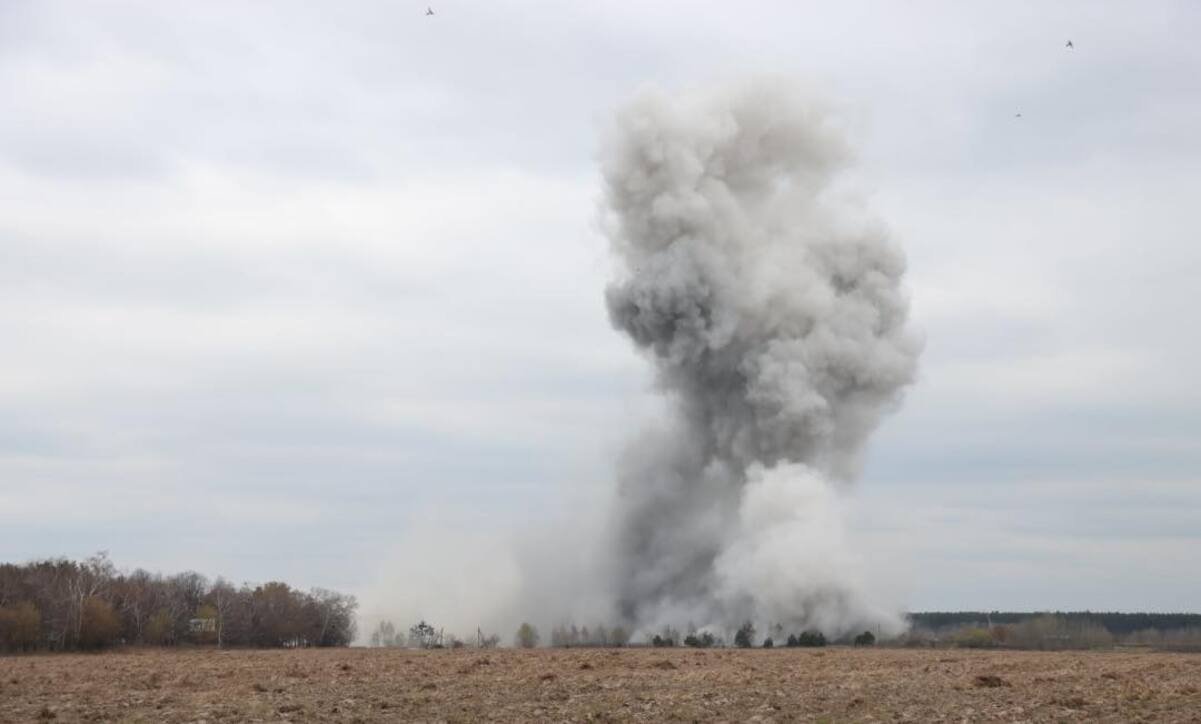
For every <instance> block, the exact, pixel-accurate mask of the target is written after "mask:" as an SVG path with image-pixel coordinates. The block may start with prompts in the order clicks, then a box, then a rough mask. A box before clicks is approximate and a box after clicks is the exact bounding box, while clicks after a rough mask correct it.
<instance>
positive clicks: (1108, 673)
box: [1101, 671, 1121, 681]
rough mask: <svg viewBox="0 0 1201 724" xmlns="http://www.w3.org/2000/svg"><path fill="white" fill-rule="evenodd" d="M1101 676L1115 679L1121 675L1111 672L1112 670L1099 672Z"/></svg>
mask: <svg viewBox="0 0 1201 724" xmlns="http://www.w3.org/2000/svg"><path fill="white" fill-rule="evenodd" d="M1101 678H1102V679H1112V680H1114V681H1117V680H1118V679H1119V678H1121V677H1119V676H1118V675H1117V674H1115V673H1113V672H1112V671H1106V672H1105V673H1104V674H1101Z"/></svg>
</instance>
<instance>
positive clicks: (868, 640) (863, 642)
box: [855, 631, 876, 646]
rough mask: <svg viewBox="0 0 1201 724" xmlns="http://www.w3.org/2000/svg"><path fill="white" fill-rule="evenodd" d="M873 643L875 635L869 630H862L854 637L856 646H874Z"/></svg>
mask: <svg viewBox="0 0 1201 724" xmlns="http://www.w3.org/2000/svg"><path fill="white" fill-rule="evenodd" d="M875 643H876V636H875V634H873V633H872V632H871V631H864V632H863V633H861V634H859V635H858V636H856V637H855V645H856V646H874V645H875Z"/></svg>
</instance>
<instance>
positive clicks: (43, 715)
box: [38, 706, 58, 721]
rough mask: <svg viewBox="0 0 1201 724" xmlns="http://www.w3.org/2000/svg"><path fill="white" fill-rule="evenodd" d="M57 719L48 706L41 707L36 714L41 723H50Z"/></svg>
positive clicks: (56, 715)
mask: <svg viewBox="0 0 1201 724" xmlns="http://www.w3.org/2000/svg"><path fill="white" fill-rule="evenodd" d="M57 718H58V714H55V713H54V710H53V709H51V708H50V707H48V706H43V707H42V710H41V711H39V712H38V719H41V720H43V721H50V720H51V719H57Z"/></svg>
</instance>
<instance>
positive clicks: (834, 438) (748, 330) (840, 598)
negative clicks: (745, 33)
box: [602, 80, 920, 635]
mask: <svg viewBox="0 0 1201 724" xmlns="http://www.w3.org/2000/svg"><path fill="white" fill-rule="evenodd" d="M602 159H603V160H602V167H603V173H604V179H605V190H606V202H607V206H606V214H605V216H604V222H605V227H606V231H607V233H608V235H609V237H610V240H611V244H612V248H613V250H614V252H615V254H616V256H617V258H618V260H619V263H620V265H621V267H622V271H621V275H620V278H619V279H618V280H617V281H615V282H613V283H612V284H611V285H610V287H609V288H608V290H607V302H608V307H609V312H610V317H611V319H612V321H613V324H614V326H615V327H617V328H618V329H619V330H621V331H623V332H625V333H626V334H628V335H629V336H630V338H631V339H632V340H633V341H634V342H635V344H636V345H637V346H638V347H639V348H640V349H642V350H643V351H644V352H645V353H646V354H647V355H648V356H649V357H650V359H651V360H652V361H653V362H654V364H655V366H656V369H657V372H658V382H659V384H660V386H661V387H662V389H663V391H664V392H665V393H666V394H667V395H668V396H669V397H670V399H671V401H672V404H673V406H674V407H673V410H674V420H673V422H672V424H671V425H670V426H669V428H668V429H665V430H659V431H655V432H648V433H647V434H644V435H643V436H642V437H641V438H640V440H639V441H638V442H637V443H635V444H633V445H631V448H630V450H629V453H628V455H627V456H626V459H625V460H624V462H623V465H622V469H621V480H620V488H619V500H618V504H617V515H618V525H617V531H616V535H615V541H614V542H615V551H616V561H615V563H614V565H615V569H616V575H617V581H616V584H617V606H618V610H619V611H620V613H621V615H622V616H623V617H624V618H626V619H627V620H628V621H629V622H632V623H636V624H638V625H643V626H646V625H652V626H653V625H658V624H661V623H673V624H676V625H679V623H680V619H681V618H685V617H686V618H687V620H690V621H693V622H695V623H698V624H703V625H710V626H715V627H729V626H730V625H736V624H737V623H738V622H740V621H741V620H744V619H752V620H757V621H760V622H763V623H777V622H778V623H784V624H788V625H793V626H810V627H816V628H820V629H822V630H823V631H825V632H826V633H828V634H833V635H838V634H841V633H844V632H845V631H846V630H848V629H849V627H851V626H858V625H862V624H864V623H869V624H871V623H879V624H883V623H890V624H895V623H896V620H895V618H892V617H890V616H889V615H888V614H887V613H885V612H882V611H878V610H875V609H874V608H873V607H872V606H871V605H870V604H869V603H868V602H867V601H866V598H865V596H864V594H863V587H862V584H861V581H860V579H859V574H858V573H857V570H856V568H857V567H856V562H855V560H854V559H853V557H851V556H850V555H849V554H848V553H847V552H846V548H845V546H844V545H843V543H842V529H841V515H840V514H839V512H838V510H837V505H836V500H835V498H834V496H833V495H832V492H831V490H830V483H829V482H827V481H847V480H850V479H851V478H853V477H854V476H855V475H856V474H857V472H858V469H859V466H860V460H861V454H862V450H863V446H864V443H865V442H866V440H867V437H868V435H869V434H870V433H871V432H872V430H873V429H874V428H875V427H876V425H877V424H878V422H879V420H880V418H881V416H882V415H883V414H884V413H885V412H886V411H888V410H889V409H891V408H892V407H894V406H895V405H896V404H897V402H898V401H899V398H900V393H901V391H902V389H903V388H904V387H905V386H906V385H907V384H909V383H910V382H911V381H912V380H913V377H914V373H915V368H916V361H917V356H918V353H919V351H920V344H919V343H918V342H917V340H916V339H915V338H914V337H913V336H912V335H911V334H910V333H909V332H908V330H907V329H906V320H907V316H908V301H907V298H906V296H905V294H904V292H903V290H902V288H901V278H902V275H903V273H904V269H905V262H904V257H903V255H902V254H901V252H900V250H899V249H898V248H896V247H895V246H894V245H893V244H891V243H890V242H889V241H888V239H887V236H886V233H885V231H884V229H883V227H882V226H881V225H880V224H879V223H878V222H877V221H876V220H875V219H874V218H873V217H871V216H870V215H869V214H867V213H866V212H865V211H864V209H863V207H862V205H861V204H859V203H858V202H857V201H855V200H854V199H853V198H850V199H848V197H847V196H846V195H845V194H841V193H838V192H837V183H838V181H839V178H840V174H841V172H842V171H843V170H844V169H845V168H846V167H847V165H848V161H849V149H848V146H847V143H846V142H845V140H844V136H843V134H842V132H841V130H840V129H839V127H838V125H837V123H836V118H835V117H834V115H833V114H831V113H830V111H829V109H828V108H827V107H826V106H825V105H824V104H822V103H820V102H819V101H817V100H815V99H814V98H812V97H810V96H808V95H805V94H802V93H800V92H798V91H797V90H796V89H794V88H793V87H791V86H789V85H787V84H785V83H783V82H779V81H766V80H765V81H756V82H752V83H745V84H737V85H732V86H728V87H723V88H720V89H717V90H707V91H701V92H690V93H684V94H679V95H666V94H663V93H661V92H656V91H646V92H644V93H642V94H640V95H639V96H637V97H636V98H635V99H634V100H633V101H632V102H631V103H629V104H628V105H627V106H626V107H625V108H624V109H622V110H621V111H620V112H619V113H618V115H617V119H616V122H615V124H614V128H613V130H612V132H611V134H610V136H609V137H608V139H607V142H606V145H605V148H604V152H603V157H602Z"/></svg>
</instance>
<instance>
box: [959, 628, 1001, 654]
mask: <svg viewBox="0 0 1201 724" xmlns="http://www.w3.org/2000/svg"><path fill="white" fill-rule="evenodd" d="M955 645H956V646H960V647H962V648H965V649H986V648H989V647H990V646H993V645H994V643H993V637H992V634H990V633H989V632H988V629H983V628H977V627H969V628H965V629H962V630H960V631H959V633H957V634H955Z"/></svg>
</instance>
